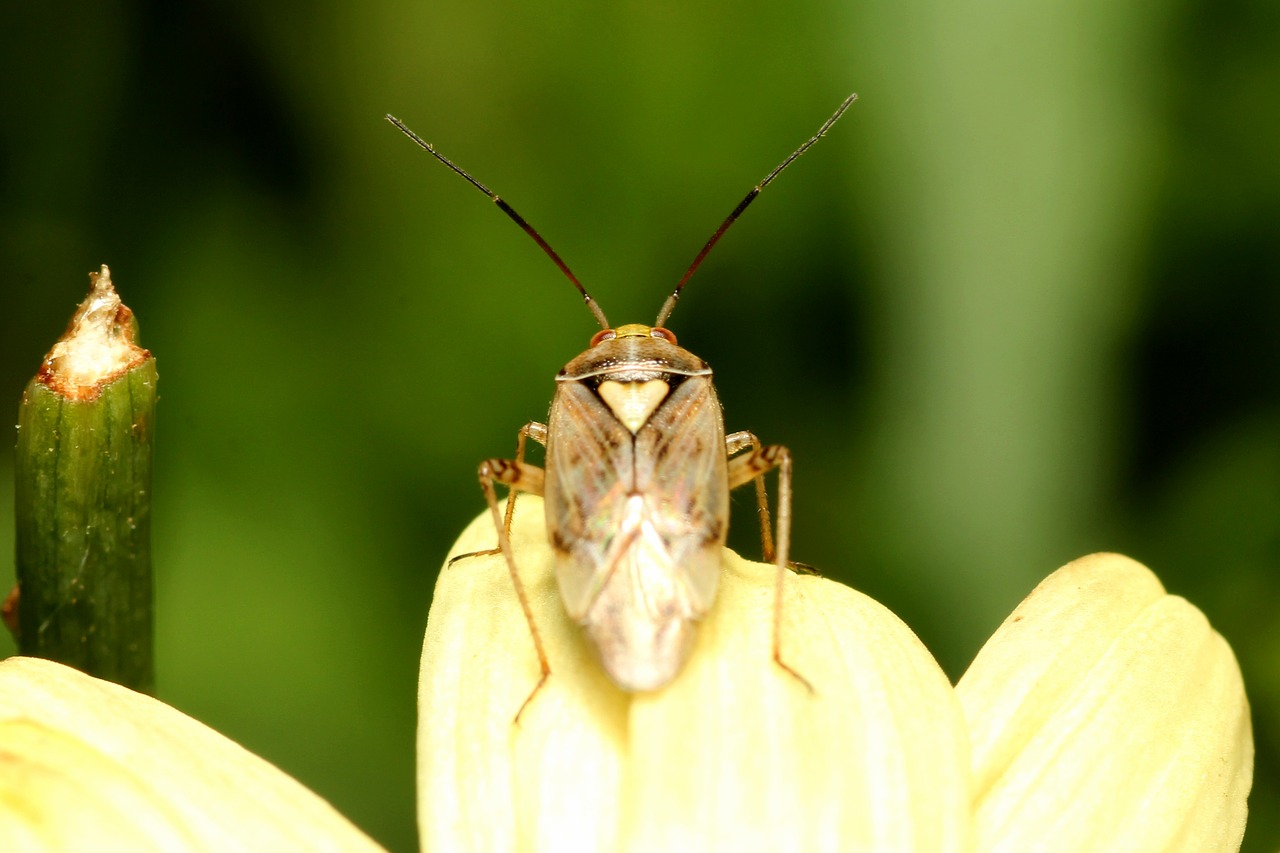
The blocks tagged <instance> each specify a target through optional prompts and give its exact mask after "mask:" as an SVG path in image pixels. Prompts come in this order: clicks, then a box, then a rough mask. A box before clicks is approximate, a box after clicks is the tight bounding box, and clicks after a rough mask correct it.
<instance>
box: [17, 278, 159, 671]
mask: <svg viewBox="0 0 1280 853" xmlns="http://www.w3.org/2000/svg"><path fill="white" fill-rule="evenodd" d="M104 279H105V288H104V287H103V286H102V285H103V280H104ZM95 300H97V301H96V302H95ZM104 300H105V301H104ZM110 300H114V303H111V302H110ZM91 303H93V304H92V305H91ZM94 312H97V313H96V315H95V314H94ZM134 328H135V327H134V323H133V320H132V314H131V313H130V312H129V310H128V309H127V308H125V307H124V306H123V305H121V304H120V302H119V298H118V297H116V296H115V292H114V290H112V289H111V284H110V277H109V273H108V272H107V270H106V268H105V267H104V268H103V273H102V274H101V275H98V276H96V277H94V292H92V293H91V294H90V297H89V299H86V300H85V303H84V304H83V305H82V306H81V308H80V311H79V312H78V313H77V315H76V317H75V318H73V320H72V325H71V328H69V329H68V332H67V335H65V336H64V337H63V340H62V341H60V342H59V346H56V347H55V348H54V351H53V352H51V353H50V356H49V357H48V358H47V359H46V360H45V366H44V367H43V368H42V369H41V371H40V373H39V374H38V375H37V376H36V378H35V379H33V380H32V381H31V383H30V384H29V385H28V386H27V389H26V391H25V393H24V394H23V398H22V405H21V408H20V411H19V417H18V448H17V460H16V463H17V464H16V466H15V477H16V488H17V495H16V501H15V506H16V510H17V530H16V534H17V559H18V566H17V568H18V587H19V590H20V600H19V605H18V617H19V618H18V625H19V631H18V647H19V650H20V651H21V652H22V653H23V654H26V655H33V656H38V657H44V658H49V659H52V660H57V661H61V662H63V663H66V664H69V665H71V666H75V667H77V668H78V669H81V670H83V671H84V672H87V673H89V674H91V675H95V676H98V677H100V678H106V679H110V680H112V681H116V682H118V683H120V684H124V685H126V686H128V687H132V688H134V689H137V690H144V691H148V690H150V689H151V687H152V684H153V680H154V675H153V648H152V647H153V606H152V600H153V583H152V572H151V544H150V526H151V525H150V522H151V450H152V432H153V429H152V425H153V420H154V411H155V388H156V368H155V360H154V359H153V358H152V357H151V355H150V353H148V352H147V351H146V350H142V349H140V348H138V347H137V346H136V345H134V343H133V335H134ZM78 335H79V336H82V337H81V338H80V339H81V340H83V339H84V336H88V337H90V338H91V340H90V344H91V346H92V347H96V349H91V351H90V355H91V356H92V358H93V359H96V360H97V361H96V362H95V365H96V366H95V369H94V370H90V371H89V372H88V373H85V372H83V367H84V361H83V357H81V356H73V355H70V354H68V353H69V350H68V349H67V347H68V346H74V345H75V343H76V340H77V338H76V336H78ZM95 335H96V336H97V337H93V336H95ZM59 347H62V349H61V350H60V349H59ZM77 357H79V358H81V361H80V362H79V363H78V364H77V365H76V368H77V369H79V370H80V371H81V372H78V373H75V374H74V375H73V376H71V377H70V378H68V374H67V373H66V370H65V369H64V368H65V366H66V365H65V364H64V362H69V361H70V360H71V359H73V358H77ZM97 366H100V367H101V369H100V370H99V369H97Z"/></svg>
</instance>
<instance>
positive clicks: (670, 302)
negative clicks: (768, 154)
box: [653, 92, 858, 326]
mask: <svg viewBox="0 0 1280 853" xmlns="http://www.w3.org/2000/svg"><path fill="white" fill-rule="evenodd" d="M856 100H858V93H857V92H854V93H853V94H852V95H850V96H849V97H847V98H845V99H844V103H842V104H840V106H839V107H838V108H837V109H836V111H835V113H833V114H832V116H831V118H829V119H827V120H826V121H824V122H823V123H822V127H820V128H818V132H817V133H815V134H814V135H813V136H811V137H809V140H808V141H807V142H805V144H804V145H801V146H800V147H799V148H797V149H796V150H795V151H792V152H791V156H789V157H787V159H785V160H783V161H782V162H781V163H779V164H778V166H777V168H775V169H774V170H773V171H772V172H770V173H769V174H767V175H765V176H764V180H763V181H761V182H760V183H758V184H756V185H755V186H754V187H753V188H752V189H751V192H749V193H747V197H746V198H744V199H743V200H742V201H740V202H738V206H737V207H735V208H734V209H733V213H730V214H729V216H728V218H727V219H725V221H724V222H721V223H720V227H719V228H717V229H716V233H714V234H712V235H711V239H710V240H708V241H707V242H706V245H704V246H703V247H702V251H700V252H698V256H697V257H696V258H694V259H693V263H691V264H689V269H687V270H685V273H684V275H683V276H682V277H681V278H680V281H679V282H678V283H677V284H676V289H675V290H673V291H672V292H671V295H670V296H668V297H667V301H666V302H664V303H662V310H661V311H659V312H658V319H657V320H655V321H654V324H653V325H654V326H662V325H663V324H664V323H666V322H667V318H668V317H670V316H671V312H672V311H673V310H674V309H675V307H676V302H677V301H679V299H680V291H682V290H684V286H685V284H687V283H688V281H689V279H691V278H693V274H694V273H695V272H697V269H698V267H699V266H701V265H702V261H703V259H704V258H706V256H707V253H708V252H710V251H711V247H712V246H714V245H715V244H716V243H717V242H719V240H720V238H721V237H723V236H724V232H726V231H728V230H729V226H730V225H732V224H733V223H734V222H736V221H737V219H738V217H739V216H741V215H742V211H744V210H746V209H747V206H748V205H750V204H751V202H753V201H755V200H756V196H758V195H760V192H761V190H763V189H764V188H765V187H767V186H769V184H770V183H771V182H772V181H773V179H774V178H776V177H778V175H779V174H780V173H781V172H782V170H783V169H785V168H787V167H788V166H790V165H791V164H792V163H793V162H794V161H795V159H796V158H797V157H799V156H800V155H801V154H803V153H804V152H806V151H808V150H809V149H810V148H812V147H813V145H814V143H816V142H817V141H818V140H819V139H821V138H822V137H824V136H826V135H827V131H828V130H830V129H831V125H833V124H835V123H836V122H837V121H839V120H840V116H842V115H844V111H845V110H847V109H849V107H850V106H851V105H852V104H853V102H854V101H856Z"/></svg>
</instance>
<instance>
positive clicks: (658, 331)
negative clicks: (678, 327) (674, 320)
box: [649, 326, 676, 344]
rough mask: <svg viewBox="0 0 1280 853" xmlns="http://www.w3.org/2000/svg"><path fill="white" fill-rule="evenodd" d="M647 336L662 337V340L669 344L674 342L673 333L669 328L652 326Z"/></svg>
mask: <svg viewBox="0 0 1280 853" xmlns="http://www.w3.org/2000/svg"><path fill="white" fill-rule="evenodd" d="M649 336H650V337H652V338H662V339H663V340H664V341H666V342H667V343H669V344H674V343H675V342H676V336H675V333H674V332H672V331H671V330H670V329H664V328H662V327H661V326H654V327H653V328H652V329H650V330H649Z"/></svg>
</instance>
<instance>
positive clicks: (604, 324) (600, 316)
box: [387, 113, 612, 330]
mask: <svg viewBox="0 0 1280 853" xmlns="http://www.w3.org/2000/svg"><path fill="white" fill-rule="evenodd" d="M387 121H389V122H391V123H392V124H394V125H395V126H396V127H398V128H399V129H400V132H401V133H403V134H404V135H405V136H407V137H409V138H410V139H412V140H413V141H414V142H415V143H417V145H418V147H419V148H421V149H422V150H423V151H426V152H427V153H428V154H430V155H431V156H432V157H434V158H436V159H437V160H439V161H440V162H441V163H444V164H445V165H446V166H448V167H449V168H450V169H452V170H453V171H454V172H456V173H457V174H459V175H461V176H462V177H464V178H466V180H467V183H469V184H471V186H473V187H475V188H476V189H478V190H480V192H482V193H484V194H485V195H487V196H488V197H489V200H490V201H492V202H493V203H494V204H496V205H497V206H498V209H499V210H501V211H502V212H503V213H505V214H506V215H507V216H509V217H511V221H512V222H514V223H515V224H517V225H519V226H520V227H521V228H522V229H524V233H526V234H528V235H529V236H530V237H532V238H533V242H535V243H537V244H538V245H539V246H541V247H542V251H544V252H546V253H547V257H549V258H551V260H553V261H555V264H556V266H558V267H559V268H560V272H562V273H564V274H565V276H566V277H568V279H569V281H571V282H573V286H574V287H576V288H578V292H579V293H581V294H582V299H583V301H584V302H586V303H587V307H588V308H590V309H591V313H592V314H594V315H595V318H596V321H597V322H599V323H600V328H602V329H606V330H607V329H610V328H612V327H611V326H610V325H609V321H608V319H607V318H606V317H605V316H604V311H603V310H602V309H601V308H600V305H599V303H597V302H596V301H595V300H594V299H592V298H591V294H590V293H587V289H586V288H585V287H583V286H582V282H580V281H578V277H577V276H576V275H574V274H573V270H571V269H569V265H568V264H566V263H565V262H564V261H563V260H561V259H560V256H559V255H557V254H556V250H555V249H553V248H551V246H550V245H548V244H547V241H546V240H544V239H542V235H541V234H539V233H538V232H537V230H536V229H535V228H534V227H533V226H532V225H530V224H529V223H528V222H525V221H524V217H523V216H521V215H520V214H518V213H516V210H515V208H514V207H512V206H511V205H509V204H507V203H506V202H505V201H503V200H502V196H500V195H498V194H497V193H495V192H494V191H493V190H491V189H489V188H488V187H486V186H485V185H484V184H482V183H480V182H479V181H477V180H476V179H475V178H473V177H471V175H470V174H469V173H468V172H467V170H466V169H463V168H462V167H461V166H459V165H458V164H456V163H454V162H453V161H452V160H450V159H449V158H448V157H446V156H444V155H443V154H441V153H440V152H439V151H437V150H436V149H435V147H434V146H433V145H432V144H431V143H430V142H427V141H426V140H425V139H423V138H422V137H421V136H419V135H418V134H416V133H414V132H413V131H412V130H410V129H409V128H407V127H406V126H405V124H404V122H402V121H400V119H398V118H396V117H395V116H393V115H391V114H389V113H388V114H387Z"/></svg>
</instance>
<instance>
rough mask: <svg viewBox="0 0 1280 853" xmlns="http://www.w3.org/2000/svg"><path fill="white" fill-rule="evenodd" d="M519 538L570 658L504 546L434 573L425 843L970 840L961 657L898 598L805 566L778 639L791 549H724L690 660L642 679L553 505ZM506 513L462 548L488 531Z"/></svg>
mask: <svg viewBox="0 0 1280 853" xmlns="http://www.w3.org/2000/svg"><path fill="white" fill-rule="evenodd" d="M518 507H519V508H518V511H517V514H516V520H515V525H514V529H513V546H514V548H515V551H516V558H517V563H518V565H519V567H520V571H521V577H522V579H523V581H524V583H525V587H526V590H527V591H528V593H529V595H530V598H531V604H532V606H533V610H534V617H535V619H536V620H537V624H538V630H539V632H540V634H541V636H542V638H543V641H544V643H545V644H546V648H547V653H548V656H549V658H550V662H551V669H552V673H551V677H550V678H549V679H548V680H547V682H546V685H545V686H544V687H543V689H542V690H541V691H539V692H538V694H537V695H536V696H535V697H534V698H533V701H532V702H531V703H530V704H529V706H528V707H527V708H526V710H525V711H524V714H523V716H522V717H521V718H520V722H519V724H518V725H516V724H515V723H514V718H515V715H516V712H517V711H518V709H519V708H520V705H521V703H522V702H524V700H525V698H526V697H527V696H528V695H529V691H530V690H532V689H533V687H534V685H535V683H536V682H537V677H538V665H537V659H536V657H535V655H534V652H533V646H532V643H531V640H530V638H529V630H528V628H527V627H526V624H525V621H524V618H523V616H522V614H521V612H520V609H519V605H518V604H517V602H516V598H515V593H514V590H513V588H512V584H511V580H510V578H509V577H508V575H507V570H506V567H505V564H504V562H503V561H502V558H501V556H493V557H474V558H468V559H465V560H461V561H459V562H458V563H456V564H454V565H453V566H451V567H449V568H447V569H445V570H444V571H443V572H442V573H441V576H440V580H439V582H438V584H437V587H436V593H435V599H434V600H433V603H432V608H431V615H430V619H429V621H428V627H427V636H426V641H425V643H424V648H423V659H422V674H421V681H420V687H419V715H420V716H419V730H418V762H419V764H418V779H419V794H418V806H419V824H420V829H421V832H422V840H423V848H424V849H428V850H437V849H439V850H485V849H498V850H565V849H592V850H604V851H608V850H631V851H651V850H677V849H683V850H699V851H702V850H707V851H715V850H732V851H750V850H805V851H822V850H833V851H858V850H877V851H880V850H885V851H891V850H900V851H913V852H914V851H935V850H937V851H941V850H967V849H968V822H969V815H968V808H969V782H968V764H969V756H968V748H967V740H966V734H965V731H964V725H963V720H962V718H961V715H960V712H959V708H958V705H957V703H956V701H955V698H954V694H953V691H952V690H951V688H950V686H949V684H948V682H947V680H946V678H945V676H944V675H943V673H942V672H941V670H940V669H939V668H938V666H937V664H936V663H935V662H934V660H933V658H932V657H930V655H929V653H928V652H927V651H926V650H925V649H924V647H923V646H922V645H921V643H920V641H919V640H918V639H916V637H915V636H914V635H913V634H912V633H911V632H910V631H909V630H908V629H907V628H906V626H905V625H903V624H902V622H901V621H899V620H898V619H897V618H896V617H894V616H893V615H892V614H890V613H889V612H888V611H887V610H885V609H884V608H883V607H881V606H880V605H878V604H876V603H875V602H873V601H871V600H870V599H868V598H866V597H865V596H863V595H861V594H859V593H856V592H854V591H853V590H850V589H848V588H846V587H843V586H841V585H839V584H835V583H832V582H830V581H826V580H823V579H821V578H814V577H803V576H796V575H788V577H787V580H786V584H787V591H786V599H785V610H784V627H783V655H784V657H785V659H786V661H787V662H788V664H789V665H791V666H793V667H794V668H795V669H796V670H797V671H799V672H800V673H801V674H803V675H804V677H805V678H806V679H808V680H809V681H810V682H812V683H813V685H814V688H815V693H813V694H811V693H810V692H809V691H808V690H807V689H806V688H805V687H804V685H803V684H801V683H800V682H799V681H798V680H796V679H795V678H794V677H792V676H791V675H789V674H788V673H786V672H785V671H783V670H782V669H781V668H780V667H778V666H776V665H775V664H774V663H773V661H772V659H771V654H770V642H771V639H772V623H771V616H772V612H773V594H774V593H773V582H774V569H773V567H772V566H769V565H763V564H759V563H750V562H747V561H744V560H742V559H740V558H738V557H737V556H736V555H735V554H733V553H732V552H728V551H726V553H725V560H724V574H723V576H722V579H721V587H720V592H719V595H718V598H717V601H716V603H715V606H714V607H713V608H712V611H711V613H710V614H709V615H708V617H707V618H706V619H705V620H704V622H703V623H702V624H701V625H699V627H698V635H697V640H696V645H695V648H694V651H693V653H692V656H691V657H690V659H689V661H688V663H687V664H686V665H685V668H684V670H683V671H682V672H681V673H680V675H679V676H677V678H676V679H675V681H673V682H672V683H671V684H669V685H668V686H666V687H664V688H662V689H660V690H657V691H654V692H652V693H645V694H628V693H625V692H623V691H621V690H619V689H618V688H617V687H615V686H614V685H613V684H612V683H611V682H610V681H609V680H608V678H607V677H606V676H605V674H604V672H603V670H602V669H601V667H600V664H599V663H598V661H597V660H596V659H595V657H594V653H593V650H592V649H591V648H590V646H589V644H588V641H587V640H586V639H585V638H584V637H583V634H582V632H581V630H580V629H579V628H578V627H577V626H576V625H573V624H572V623H571V622H570V621H569V620H568V618H567V617H566V616H565V614H564V609H563V607H562V606H561V604H560V601H559V597H558V595H557V592H556V587H555V579H554V577H553V571H552V555H551V552H550V549H549V548H548V547H547V544H546V540H545V532H544V521H543V515H542V502H541V501H540V500H538V499H536V498H530V497H527V496H522V497H521V498H520V501H519V505H518ZM495 538H496V537H495V534H494V531H493V526H492V522H491V521H490V517H489V515H488V513H485V514H484V515H482V516H481V517H480V518H479V519H477V520H476V522H475V523H474V524H472V525H471V527H470V528H468V530H467V532H466V533H464V534H463V536H462V538H461V539H460V540H459V542H458V545H457V546H456V548H455V552H454V553H465V552H468V551H474V550H478V549H484V548H490V547H492V546H493V544H494V542H495Z"/></svg>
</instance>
